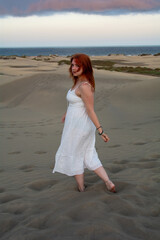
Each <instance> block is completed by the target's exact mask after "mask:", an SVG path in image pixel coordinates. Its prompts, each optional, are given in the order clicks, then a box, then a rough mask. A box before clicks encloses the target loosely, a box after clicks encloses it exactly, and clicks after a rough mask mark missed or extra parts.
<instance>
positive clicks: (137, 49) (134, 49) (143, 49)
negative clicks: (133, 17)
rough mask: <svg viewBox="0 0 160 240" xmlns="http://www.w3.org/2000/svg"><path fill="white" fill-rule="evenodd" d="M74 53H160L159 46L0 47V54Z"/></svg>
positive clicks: (68, 54) (67, 54) (62, 54)
mask: <svg viewBox="0 0 160 240" xmlns="http://www.w3.org/2000/svg"><path fill="white" fill-rule="evenodd" d="M74 53H85V54H87V55H89V56H105V55H109V54H124V55H140V54H152V55H153V54H156V53H160V45H159V46H127V47H122V46H119V47H118V46H116V47H37V48H36V47H32V48H31V47H30V48H28V47H27V48H0V55H5V56H9V55H17V56H23V55H25V56H38V55H46V56H48V55H50V54H55V55H59V56H71V55H73V54H74Z"/></svg>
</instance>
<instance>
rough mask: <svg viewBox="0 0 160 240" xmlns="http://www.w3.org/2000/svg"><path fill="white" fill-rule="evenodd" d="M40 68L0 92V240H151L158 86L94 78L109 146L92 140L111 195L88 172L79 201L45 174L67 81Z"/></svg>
mask: <svg viewBox="0 0 160 240" xmlns="http://www.w3.org/2000/svg"><path fill="white" fill-rule="evenodd" d="M29 61H30V60H29ZM5 64H6V65H7V62H6V63H5ZM12 64H13V63H12ZM14 64H19V63H17V62H14ZM27 64H28V65H30V64H31V63H30V62H27V61H26V62H25V65H27ZM45 64H46V63H44V65H43V63H41V66H39V69H38V71H36V73H35V72H34V71H33V72H32V71H31V70H29V74H28V72H27V71H26V69H27V68H25V70H24V71H22V69H21V70H20V71H22V73H21V74H23V76H22V78H20V77H19V74H20V72H19V70H17V71H16V72H15V74H17V76H18V77H17V80H15V79H16V76H13V78H10V79H9V80H8V81H7V82H6V84H4V82H3V85H2V86H1V87H0V101H1V108H0V115H1V120H0V126H1V132H0V135H1V166H0V176H1V185H0V211H1V219H0V237H1V239H2V240H11V239H12V240H23V239H25V240H28V239H29V240H36V239H38V240H41V239H43V240H51V239H56V240H62V239H65V240H68V239H71V240H75V239H77V240H79V239H80V240H81V239H86V240H90V239H96V240H97V239H102V240H103V239H104V240H106V239H107V240H136V239H139V240H142V239H144V240H150V239H155V240H158V239H159V227H160V226H159V216H160V208H159V197H160V194H159V182H160V177H159V174H160V163H159V161H160V151H159V143H160V129H159V121H160V110H159V105H160V94H159V89H160V78H157V77H149V76H142V75H134V74H126V73H117V72H115V73H114V72H107V71H102V70H95V77H96V94H95V110H96V113H97V115H98V116H99V119H100V122H101V123H102V125H103V127H104V129H106V131H107V133H108V135H109V136H110V138H111V140H110V142H109V143H107V144H106V143H104V142H103V141H102V140H101V139H100V138H99V136H97V143H96V148H97V151H98V154H99V157H100V159H101V161H102V163H103V165H104V167H105V168H106V170H107V171H108V174H109V176H110V177H111V179H112V180H113V181H114V182H115V183H116V186H117V190H118V193H117V194H111V193H109V192H107V191H106V189H105V186H104V184H103V182H102V181H101V180H100V179H99V178H98V177H97V176H96V175H95V174H94V173H93V172H90V171H88V170H86V171H85V182H86V184H87V190H86V192H85V193H79V192H78V191H77V188H76V184H75V181H74V178H73V177H67V176H65V175H62V174H58V173H56V174H52V168H53V165H54V155H55V153H56V150H57V148H58V146H59V142H60V137H61V132H62V128H63V124H62V123H61V121H60V120H61V116H62V114H63V112H64V111H65V110H66V107H67V104H66V100H65V95H66V93H67V90H68V89H69V88H70V86H71V80H70V79H69V77H68V73H67V67H66V66H60V67H58V66H57V65H56V64H54V67H53V69H52V68H51V65H50V64H51V63H48V65H47V68H48V69H50V71H46V72H44V71H41V70H43V69H44V68H45ZM41 68H42V69H41ZM29 69H30V68H29ZM3 71H4V73H5V71H6V67H4V68H3ZM25 71H26V72H25ZM39 71H41V72H39ZM1 77H2V76H1ZM4 77H5V78H6V79H7V77H6V75H5V76H4ZM2 80H3V79H2ZM4 81H6V80H4Z"/></svg>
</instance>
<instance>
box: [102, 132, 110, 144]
mask: <svg viewBox="0 0 160 240" xmlns="http://www.w3.org/2000/svg"><path fill="white" fill-rule="evenodd" d="M101 137H102V139H103V140H104V142H108V141H109V137H108V136H107V134H105V133H103V134H102V135H101Z"/></svg>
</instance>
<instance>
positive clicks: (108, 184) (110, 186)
mask: <svg viewBox="0 0 160 240" xmlns="http://www.w3.org/2000/svg"><path fill="white" fill-rule="evenodd" d="M105 184H106V187H107V189H108V191H110V192H113V193H116V188H115V185H114V183H113V182H112V181H110V180H108V181H105Z"/></svg>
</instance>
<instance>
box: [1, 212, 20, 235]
mask: <svg viewBox="0 0 160 240" xmlns="http://www.w3.org/2000/svg"><path fill="white" fill-rule="evenodd" d="M17 224H18V222H17V221H16V219H15V217H12V216H10V214H7V213H1V219H0V235H1V237H2V236H3V234H5V233H7V232H9V231H10V230H11V229H13V228H14V227H15V226H16V225H17Z"/></svg>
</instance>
